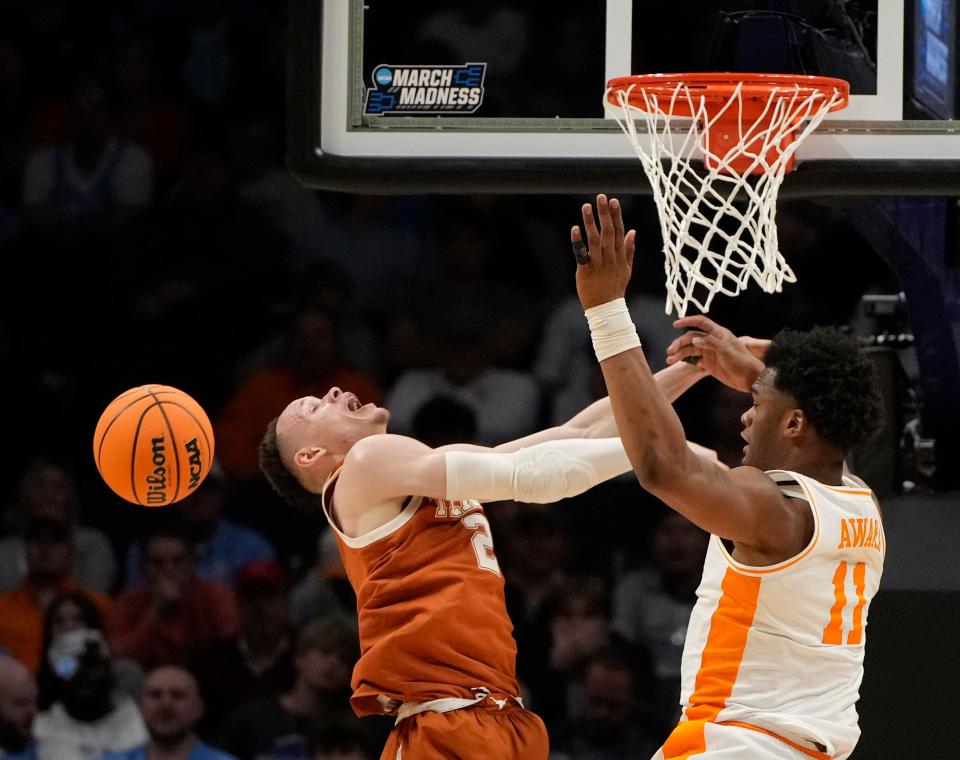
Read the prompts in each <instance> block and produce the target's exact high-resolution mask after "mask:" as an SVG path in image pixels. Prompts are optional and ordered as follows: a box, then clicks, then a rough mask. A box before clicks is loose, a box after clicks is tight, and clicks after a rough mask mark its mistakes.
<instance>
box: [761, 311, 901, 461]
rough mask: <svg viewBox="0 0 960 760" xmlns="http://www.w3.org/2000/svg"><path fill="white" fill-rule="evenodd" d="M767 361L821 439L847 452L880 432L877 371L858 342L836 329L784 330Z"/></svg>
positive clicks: (777, 383) (776, 382)
mask: <svg viewBox="0 0 960 760" xmlns="http://www.w3.org/2000/svg"><path fill="white" fill-rule="evenodd" d="M764 361H765V363H766V365H767V367H770V368H772V369H775V370H776V376H775V379H774V386H775V387H776V388H777V389H778V390H781V391H784V392H786V393H789V394H790V395H791V396H793V398H794V399H796V401H797V403H798V404H799V405H800V408H801V409H803V411H804V412H805V413H806V415H807V416H808V417H809V418H810V422H811V424H812V425H813V427H814V429H815V430H816V431H817V433H818V434H819V435H820V437H821V438H823V439H824V440H825V441H827V442H828V443H831V444H833V445H834V446H836V447H837V448H838V449H840V450H841V451H842V452H844V454H846V453H847V452H849V451H850V450H851V449H853V448H854V447H856V446H859V445H861V444H863V443H866V442H867V441H869V440H870V439H871V438H872V437H873V435H874V434H876V432H877V431H878V430H879V428H880V421H881V420H882V418H883V403H882V401H881V398H880V390H879V386H878V384H877V377H876V372H875V370H874V367H873V364H872V363H871V362H870V360H869V359H868V358H867V357H866V356H865V355H864V354H863V353H862V352H861V351H860V349H859V347H858V345H857V342H856V340H855V339H854V338H852V337H849V336H846V335H844V334H843V333H841V332H840V331H839V330H837V329H836V328H832V327H829V328H828V327H815V328H814V329H813V330H810V331H808V332H797V331H795V330H782V331H781V332H779V333H778V334H777V335H776V337H774V339H773V342H772V344H771V346H770V349H769V350H768V351H767V355H766V357H765V359H764Z"/></svg>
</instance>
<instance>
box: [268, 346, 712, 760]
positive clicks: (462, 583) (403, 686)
mask: <svg viewBox="0 0 960 760" xmlns="http://www.w3.org/2000/svg"><path fill="white" fill-rule="evenodd" d="M702 374H703V373H702V372H700V371H699V370H697V369H696V368H694V367H690V366H689V365H684V364H681V365H678V366H675V367H669V368H667V369H665V370H662V371H661V372H660V373H659V375H658V378H657V382H658V383H659V384H660V386H661V389H662V391H663V393H664V394H665V395H666V396H668V397H670V398H676V397H677V396H678V395H680V393H682V392H683V391H684V390H686V389H687V388H689V387H690V386H691V385H692V384H693V383H694V382H696V378H697V377H699V376H702ZM389 418H390V414H389V412H388V411H387V410H386V409H384V408H382V407H378V406H376V405H374V404H365V405H364V404H361V403H360V401H359V400H358V399H357V398H356V396H355V395H353V394H352V393H350V392H347V391H341V390H340V389H339V388H331V389H330V390H329V391H328V392H327V393H326V394H325V395H323V396H321V397H314V396H308V397H305V398H301V399H297V400H296V401H294V402H292V403H291V404H289V405H288V406H287V407H286V409H284V410H283V412H282V413H281V414H280V416H279V417H278V418H277V419H276V420H274V421H272V422H271V423H270V425H269V426H268V429H267V434H266V436H265V437H264V440H263V442H262V443H261V446H260V462H261V469H262V470H263V471H264V473H265V475H266V476H267V478H268V480H270V482H271V483H272V484H273V486H274V487H275V488H276V490H277V491H278V492H279V493H280V494H281V495H282V496H284V498H285V499H286V500H287V501H289V502H292V503H295V504H301V505H303V506H305V507H307V508H315V507H316V506H318V505H319V506H321V507H322V509H323V510H324V512H325V514H326V516H327V519H328V521H329V522H330V525H331V526H332V529H333V530H334V532H335V535H336V538H337V542H338V544H339V548H340V553H341V556H342V557H343V560H344V565H345V567H346V571H347V575H348V576H349V579H350V582H351V584H352V585H353V588H354V590H355V591H356V594H357V607H358V613H359V629H360V645H361V657H360V660H359V661H358V663H357V665H356V667H355V669H354V674H353V682H352V685H353V689H354V693H353V697H352V700H351V701H352V704H353V707H354V710H355V711H356V712H357V714H358V715H370V714H382V713H387V714H390V715H395V716H396V718H397V722H396V726H395V728H394V730H393V732H392V733H391V735H390V739H389V741H388V743H387V746H386V748H385V749H384V752H383V756H382V757H383V758H385V759H387V758H389V760H396V758H404V759H405V760H441V758H452V757H458V758H464V759H465V760H469V759H470V758H478V759H479V758H483V759H484V760H487V759H488V758H498V760H510V759H512V758H515V759H516V760H543V759H544V758H546V757H547V753H548V743H547V735H546V731H545V730H544V727H543V723H542V722H541V720H540V719H539V718H538V717H536V716H535V715H534V714H533V713H531V712H529V711H527V710H524V709H523V706H522V704H521V701H520V698H519V686H518V684H517V678H516V674H515V659H516V645H515V643H514V639H513V637H512V635H511V632H512V629H513V627H512V624H511V622H510V619H509V618H508V616H507V611H506V606H505V602H504V596H503V577H502V576H501V573H500V566H499V564H498V562H497V557H496V555H495V554H494V551H493V542H492V539H491V535H490V526H489V523H488V522H487V518H486V517H485V515H484V512H483V507H482V506H481V504H480V502H481V501H484V500H491V501H492V500H503V499H516V500H518V501H524V502H535V503H546V502H553V501H557V500H559V499H562V498H565V497H568V496H574V495H576V494H579V493H582V492H583V491H586V490H587V489H588V488H590V487H591V486H593V485H595V484H597V483H600V482H602V481H604V480H607V479H609V478H612V477H614V476H616V475H619V474H622V473H624V472H628V471H629V469H630V466H629V462H628V461H627V458H626V455H625V454H624V452H623V447H622V445H621V444H620V441H619V439H618V438H616V437H613V436H615V435H616V428H615V426H614V424H613V417H612V414H611V412H610V405H609V402H608V401H607V400H605V399H604V400H601V401H598V402H595V403H594V404H592V405H591V406H589V407H588V408H587V409H585V410H584V411H583V412H581V413H580V414H578V415H576V416H575V417H574V418H573V419H571V420H570V421H569V422H568V423H566V424H565V425H562V426H559V427H555V428H551V429H549V430H544V431H541V432H539V433H535V434H533V435H530V436H527V437H526V438H522V439H519V440H516V441H511V442H510V443H506V444H503V445H501V446H498V447H496V448H493V449H488V448H483V447H480V446H472V445H467V444H458V445H451V446H444V447H441V448H437V449H431V448H429V447H428V446H426V445H424V444H423V443H420V442H419V441H417V440H415V439H412V438H407V437H403V436H398V435H388V434H386V428H387V423H388V421H389ZM691 445H693V444H691ZM701 453H702V452H701ZM715 461H716V460H715V457H714V462H715ZM711 466H714V467H716V466H717V465H716V464H712V465H711Z"/></svg>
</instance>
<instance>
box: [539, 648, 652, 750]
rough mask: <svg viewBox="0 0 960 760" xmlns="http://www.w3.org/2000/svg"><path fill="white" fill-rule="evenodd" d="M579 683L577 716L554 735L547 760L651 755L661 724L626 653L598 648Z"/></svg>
mask: <svg viewBox="0 0 960 760" xmlns="http://www.w3.org/2000/svg"><path fill="white" fill-rule="evenodd" d="M577 688H578V690H579V691H580V692H582V694H583V705H582V709H581V711H580V714H579V716H578V717H577V718H576V719H575V720H574V721H572V722H571V723H570V724H569V725H568V726H567V727H566V728H565V729H560V730H558V731H556V732H555V733H554V734H553V735H552V736H551V739H552V742H551V743H552V745H553V751H551V753H550V758H551V760H599V759H600V758H602V760H636V758H641V757H650V756H651V755H652V754H653V753H654V752H655V751H656V749H657V746H658V745H659V744H660V741H661V736H662V734H661V731H662V727H661V726H659V725H657V723H656V722H655V721H651V719H650V710H649V706H648V705H646V704H645V703H644V702H643V700H642V699H640V698H638V693H637V675H636V673H635V672H634V670H633V668H632V665H631V662H630V659H629V658H628V657H624V656H623V655H622V654H621V653H620V652H618V651H617V650H615V649H613V650H612V649H606V650H601V651H599V652H597V653H596V654H595V655H593V656H592V657H591V658H590V660H589V661H588V662H587V663H586V665H585V667H584V669H583V673H582V675H581V677H580V679H579V681H578V684H577Z"/></svg>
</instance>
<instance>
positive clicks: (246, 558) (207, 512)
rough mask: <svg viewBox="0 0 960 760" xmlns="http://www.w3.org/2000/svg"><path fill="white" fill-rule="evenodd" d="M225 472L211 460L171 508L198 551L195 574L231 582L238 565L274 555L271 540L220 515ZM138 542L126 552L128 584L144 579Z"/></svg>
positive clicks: (271, 557)
mask: <svg viewBox="0 0 960 760" xmlns="http://www.w3.org/2000/svg"><path fill="white" fill-rule="evenodd" d="M225 496H226V476H225V474H224V472H223V468H222V467H220V463H219V462H217V461H214V463H213V466H212V467H211V468H210V472H209V473H208V474H207V477H206V480H204V483H203V488H200V489H198V490H197V491H196V492H194V493H193V494H191V495H190V496H189V497H188V498H186V499H184V500H183V501H182V502H179V503H178V504H177V505H176V506H175V507H174V509H175V510H176V511H177V512H178V513H179V514H180V516H182V518H183V525H184V527H185V528H186V529H187V530H188V531H189V532H190V535H191V537H192V539H193V541H194V546H195V548H196V552H197V577H198V578H202V579H203V580H206V581H218V582H220V583H223V584H226V585H232V584H233V582H234V578H235V575H236V573H237V571H238V570H240V568H241V567H243V566H244V565H246V564H247V563H248V562H253V561H255V560H266V559H273V558H274V552H273V547H272V546H271V545H270V542H269V541H267V539H265V538H264V537H263V536H261V535H260V534H259V533H257V532H256V531H255V530H252V529H250V528H247V527H245V526H243V525H239V524H238V523H235V522H233V521H232V520H229V519H227V518H226V517H224V516H223V508H224V498H225ZM141 564H142V563H141V556H140V546H139V545H138V544H134V545H132V546H131V547H130V551H129V552H128V553H127V586H137V585H140V584H141V583H142V582H143V576H142V575H141V573H140V566H141Z"/></svg>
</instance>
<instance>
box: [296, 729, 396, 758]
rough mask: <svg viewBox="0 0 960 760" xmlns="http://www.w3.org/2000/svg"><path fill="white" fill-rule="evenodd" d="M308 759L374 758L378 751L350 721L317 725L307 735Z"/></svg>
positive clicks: (368, 738)
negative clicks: (348, 722)
mask: <svg viewBox="0 0 960 760" xmlns="http://www.w3.org/2000/svg"><path fill="white" fill-rule="evenodd" d="M308 742H309V747H310V752H309V754H308V755H307V757H308V758H309V760H374V758H376V757H379V756H380V753H379V752H376V751H374V749H373V748H372V747H371V746H370V744H371V742H370V737H369V736H365V735H364V733H363V732H362V731H360V730H359V728H358V727H357V726H356V725H354V724H352V723H350V724H345V723H339V722H336V721H334V722H328V723H324V724H322V725H317V726H315V727H314V730H313V731H312V732H311V734H310V736H309V737H308Z"/></svg>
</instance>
